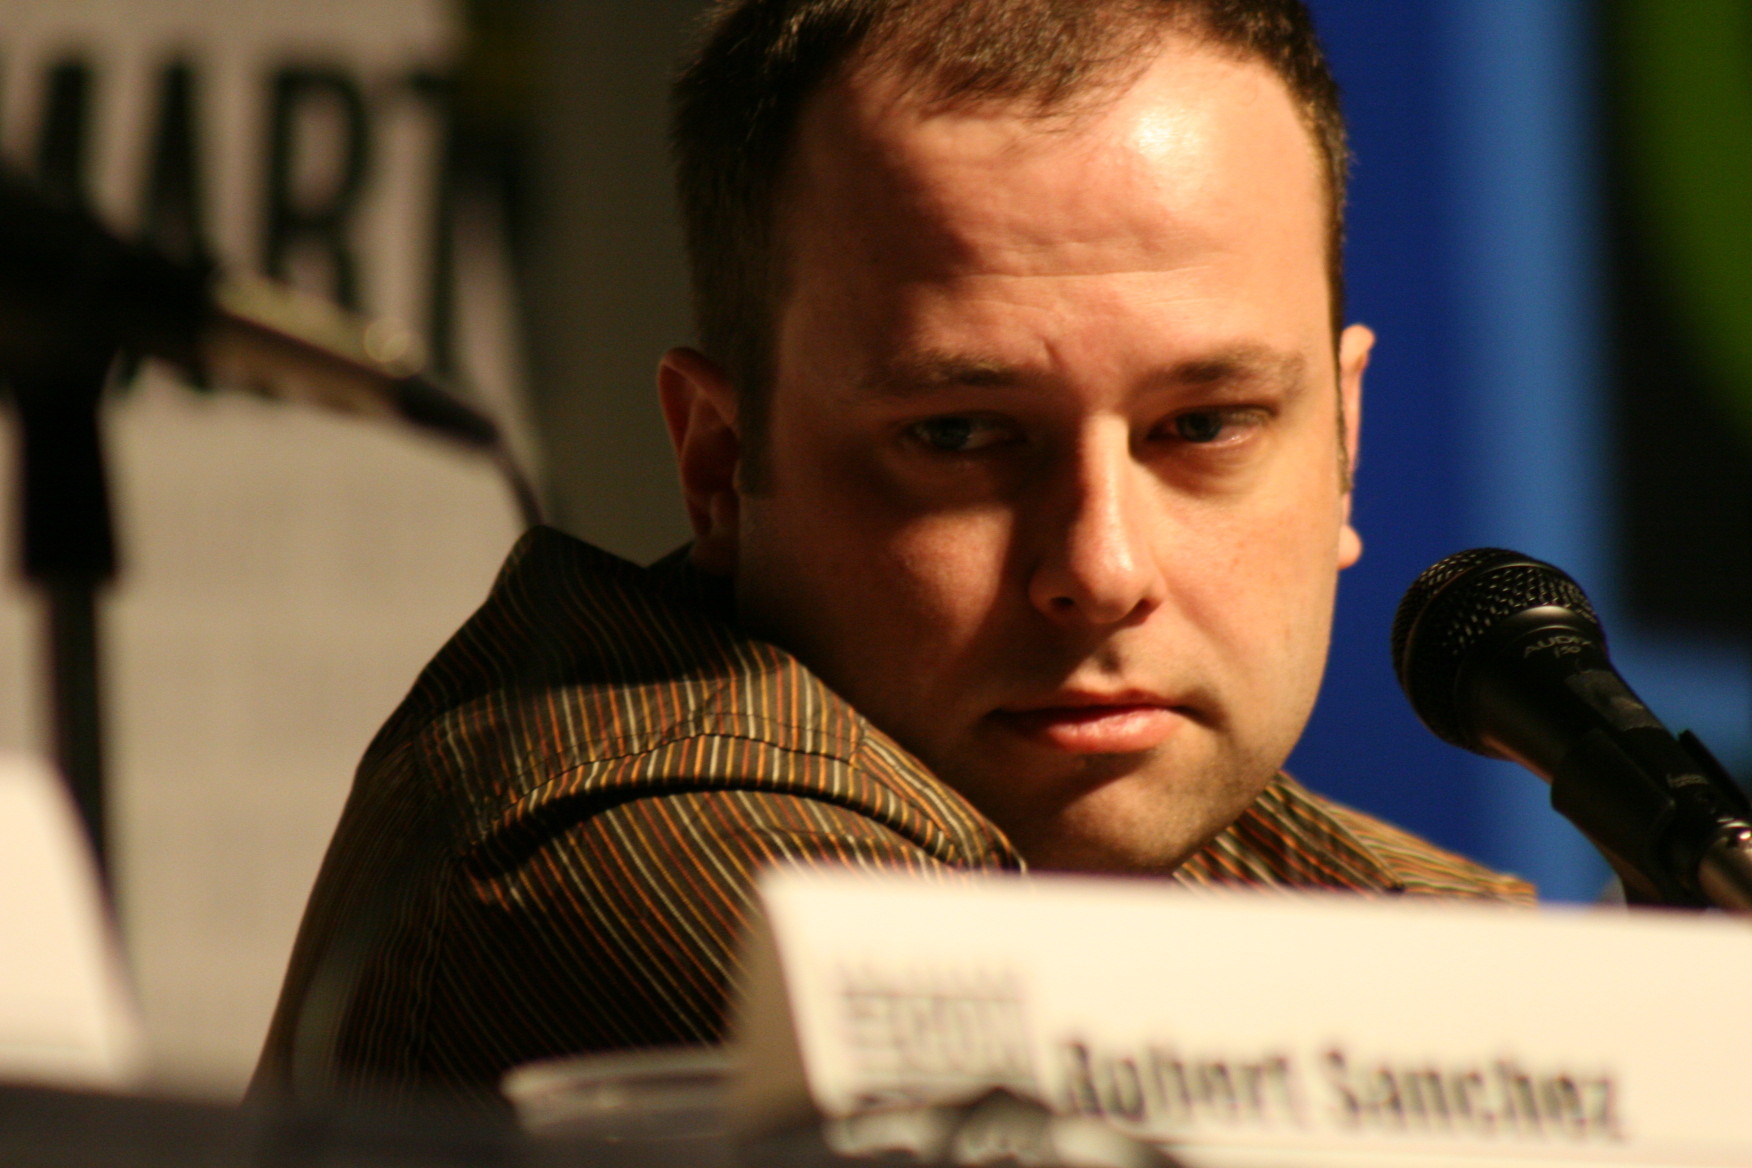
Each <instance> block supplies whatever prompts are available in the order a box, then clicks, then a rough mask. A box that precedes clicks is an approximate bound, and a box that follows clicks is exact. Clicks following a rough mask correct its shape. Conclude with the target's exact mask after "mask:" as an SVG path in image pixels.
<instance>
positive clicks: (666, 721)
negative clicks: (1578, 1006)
mask: <svg viewBox="0 0 1752 1168" xmlns="http://www.w3.org/2000/svg"><path fill="white" fill-rule="evenodd" d="M728 605H729V599H728V589H727V588H726V587H725V586H724V585H723V584H722V583H721V582H717V581H713V580H712V579H710V578H709V577H705V576H704V575H703V574H701V573H699V572H697V571H694V570H692V569H691V568H690V567H688V566H687V565H686V563H685V560H684V558H683V557H681V556H679V555H678V556H672V557H670V558H669V559H667V560H665V561H662V562H660V563H659V564H658V565H656V566H654V567H653V568H650V569H645V568H640V567H637V566H636V565H633V564H630V563H627V562H625V561H623V560H619V559H616V558H615V557H613V556H610V555H608V554H606V553H604V552H601V551H598V550H597V549H595V548H591V547H589V546H587V545H585V544H582V543H579V542H578V541H576V540H573V539H571V538H569V537H567V536H564V535H562V534H560V533H559V532H556V531H553V530H551V529H546V528H537V529H535V530H533V531H531V532H530V533H529V534H528V535H526V536H525V537H524V538H523V539H522V540H521V541H520V542H519V543H518V545H517V547H516V548H515V549H514V550H513V551H512V553H511V556H510V558H509V560H508V561H507V562H506V565H505V567H504V569H503V571H502V572H501V574H500V577H499V579H498V581H497V582H496V584H495V585H494V588H493V591H492V594H491V595H490V596H489V597H488V599H487V601H486V603H485V604H484V605H483V606H482V607H481V609H480V611H479V612H477V613H476V614H475V615H474V616H473V617H472V618H471V619H470V620H469V622H468V623H467V624H466V625H464V626H463V628H462V629H461V631H459V632H458V633H457V634H456V636H455V637H454V638H453V639H452V640H451V641H450V643H449V644H447V645H446V646H445V647H444V648H443V649H442V650H441V651H440V652H439V654H438V656H437V657H436V658H435V659H434V660H433V661H432V663H431V664H430V665H428V666H427V668H426V669H425V671H424V672H423V673H422V674H421V676H420V678H419V680H418V682H417V683H416V684H415V686H414V689H413V691H412V693H411V694H410V695H409V696H408V698H407V700H406V701H405V702H403V704H402V705H401V707H400V708H399V709H398V710H397V711H396V712H395V714H394V715H392V716H391V718H390V720H389V722H388V723H387V724H386V725H385V726H384V728H383V729H382V730H381V731H380V732H379V733H378V735H377V737H376V739H375V740H374V741H373V742H372V744H371V746H370V748H369V749H368V750H367V751H366V754H365V758H364V760H363V761H362V762H361V764H360V767H359V771H358V775H357V777H356V779H355V782H354V786H353V791H352V794H351V796H350V798H349V800H348V802H347V806H346V809H345V811H344V812H343V813H342V816H341V822H340V825H339V827H338V828H337V830H336V834H335V838H334V840H333V842H332V843H331V844H330V847H329V852H328V855H327V857H326V859H325V860H324V862H323V866H322V871H321V873H320V875H319V876H318V878H317V883H316V888H315V890H314V892H313V893H312V895H311V900H310V904H309V906H308V908H307V910H306V913H305V919H304V923H303V926H302V927H301V929H300V931H299V936H298V941H297V944H296V946H295V948H294V951H293V955H292V962H291V967H290V969H289V971H288V973H287V978H286V984H285V988H284V990H283V992H282V995H281V999H280V1004H279V1007H278V1009H277V1010H276V1013H275V1016H274V1021H273V1024H272V1027H271V1029H270V1032H269V1035H268V1040H267V1046H266V1049H265V1051H264V1054H263V1058H262V1064H261V1066H260V1068H259V1069H258V1071H257V1082H256V1089H257V1090H258V1091H263V1092H274V1093H290V1094H293V1095H297V1096H302V1097H330V1096H335V1095H340V1096H350V1097H359V1096H370V1097H372V1098H375V1099H378V1100H383V1101H391V1102H393V1101H395V1100H398V1099H401V1100H409V1101H411V1100H413V1099H415V1098H417V1097H420V1096H426V1097H430V1096H432V1095H439V1094H441V1095H445V1096H448V1097H451V1098H457V1099H462V1098H472V1099H476V1100H480V1101H483V1102H485V1101H489V1100H492V1099H493V1098H494V1090H495V1086H496V1083H497V1081H498V1078H499V1076H500V1075H501V1074H502V1073H503V1072H504V1071H505V1070H506V1069H507V1068H509V1067H511V1066H514V1065H516V1064H518V1063H521V1062H525V1061H528V1060H530V1059H535V1058H541V1057H547V1056H552V1055H558V1054H566V1053H574V1052H579V1051H590V1050H614V1049H626V1048H632V1047H641V1046H661V1045H675V1044H697V1043H711V1042H715V1041H717V1040H719V1039H720V1038H721V1036H722V1034H723V1028H724V1023H725V1003H726V997H727V992H728V987H729V985H730V984H731V981H732V979H733V977H734V975H735V961H736V953H737V947H738V942H739V938H740V936H741V934H742V932H743V931H744V927H745V925H746V924H747V923H748V919H749V913H750V907H751V894H752V887H753V882H754V879H755V876H756V874H757V873H758V872H759V871H760V870H761V869H762V868H765V867H767V866H769V865H772V864H775V863H779V862H785V861H790V862H800V863H805V864H836V865H846V864H851V865H859V866H866V865H867V866H881V867H883V868H888V869H896V868H898V869H903V870H910V871H915V872H922V873H937V874H947V873H954V872H957V871H979V870H1010V871H1020V870H1022V869H1023V867H1024V865H1023V862H1022V859H1021V857H1020V856H1019V855H1018V854H1017V853H1016V851H1015V849H1014V848H1013V847H1012V846H1011V845H1010V843H1009V842H1008V841H1007V840H1006V839H1005V838H1004V836H1003V834H1002V833H1001V832H1000V831H999V830H998V829H997V828H996V827H995V826H994V825H993V824H992V823H991V822H990V821H988V820H987V819H986V818H985V817H984V816H983V815H981V814H980V813H979V812H978V811H977V810H975V809H974V808H973V806H972V805H971V804H969V803H968V802H967V801H966V800H965V799H963V798H962V797H961V796H960V795H959V794H958V793H956V792H955V791H954V790H953V789H951V788H950V787H948V786H947V785H946V784H944V783H943V782H942V781H941V780H939V779H938V778H936V777H935V776H934V775H932V774H931V773H930V772H929V771H928V770H926V769H925V767H924V766H923V765H922V764H921V763H919V762H918V761H917V760H916V759H914V758H913V757H912V756H911V755H910V754H908V753H907V752H906V751H905V750H904V749H903V748H901V747H900V746H899V745H898V744H896V743H895V742H894V741H893V740H892V739H890V738H889V737H888V736H887V735H886V734H884V733H883V732H882V731H881V730H879V729H877V728H876V727H874V726H872V725H871V724H870V723H869V722H868V721H866V720H865V719H864V718H863V717H862V716H860V715H859V714H858V713H857V711H855V710H854V709H852V707H851V706H849V705H848V704H847V703H846V702H845V701H844V700H843V699H841V698H839V697H838V696H837V695H835V694H834V693H833V691H831V690H830V689H828V688H827V686H826V685H825V684H824V683H822V682H821V681H820V680H819V679H817V678H816V677H815V676H814V675H813V674H811V673H810V672H809V671H808V670H807V669H805V668H804V667H803V666H802V665H801V664H799V663H798V662H797V661H796V659H795V658H793V657H791V656H790V655H789V654H787V653H785V652H784V651H783V650H781V649H778V648H776V647H774V646H772V645H770V644H766V643H764V642H761V641H757V640H755V639H753V638H751V637H749V636H747V635H745V634H743V633H741V632H739V631H737V629H736V628H735V627H734V625H733V624H732V623H730V621H729V620H728V619H727V617H728V615H729V614H728V611H727V610H728ZM1172 879H1175V880H1177V881H1180V882H1182V883H1187V884H1199V885H1210V884H1246V885H1266V886H1279V887H1300V888H1306V887H1318V888H1338V889H1351V890H1356V891H1359V892H1367V893H1408V894H1427V895H1436V896H1460V897H1472V898H1482V899H1490V900H1505V901H1517V902H1526V901H1529V900H1531V896H1532V890H1531V889H1530V888H1529V887H1528V886H1527V885H1526V884H1524V883H1523V882H1521V881H1518V880H1515V879H1513V878H1510V877H1505V876H1501V875H1498V874H1496V873H1493V872H1490V871H1489V870H1487V869H1484V868H1481V867H1479V866H1478V865H1475V864H1473V863H1471V862H1469V861H1467V860H1464V859H1462V858H1460V857H1458V856H1454V855H1451V854H1449V853H1447V852H1443V851H1441V850H1439V849H1437V848H1435V847H1433V846H1432V845H1430V844H1428V843H1426V842H1424V841H1422V840H1420V839H1418V838H1416V837H1415V836H1412V835H1409V834H1408V833H1405V832H1402V831H1400V830H1398V829H1396V828H1393V827H1390V826H1388V825H1386V824H1384V823H1381V822H1380V821H1378V820H1375V819H1372V818H1370V817H1368V816H1366V815H1363V814H1361V813H1359V812H1356V811H1352V810H1349V809H1348V808H1344V807H1340V806H1337V805H1336V804H1333V803H1331V802H1328V801H1326V800H1324V799H1321V798H1319V797H1318V796H1316V795H1313V794H1312V793H1310V792H1308V791H1307V790H1305V789H1303V788H1302V787H1300V786H1298V785H1297V784H1296V783H1295V782H1294V781H1292V780H1291V779H1289V778H1288V777H1286V776H1279V777H1278V779H1277V780H1276V781H1274V782H1273V783H1272V784H1271V785H1270V786H1269V787H1268V788H1267V789H1266V791H1265V792H1264V793H1263V794H1262V795H1261V796H1260V797H1259V799H1258V800H1257V801H1256V802H1255V803H1254V804H1253V805H1252V806H1251V807H1250V808H1249V809H1248V810H1247V811H1246V812H1245V813H1244V814H1243V815H1242V816H1241V817H1240V818H1239V819H1238V820H1237V821H1236V822H1235V823H1233V824H1232V825H1230V827H1229V828H1228V829H1226V830H1225V831H1224V832H1222V833H1221V834H1220V835H1219V836H1218V837H1217V838H1216V839H1214V840H1213V841H1212V842H1211V843H1210V844H1208V845H1206V846H1205V847H1204V848H1203V849H1202V850H1201V851H1199V852H1198V853H1197V854H1195V855H1194V856H1193V857H1192V858H1191V859H1189V860H1188V861H1187V862H1186V863H1185V864H1184V865H1183V866H1182V867H1181V868H1180V869H1179V870H1178V871H1176V872H1175V873H1174V875H1173V877H1172Z"/></svg>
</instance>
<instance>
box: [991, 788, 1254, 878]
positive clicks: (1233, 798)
mask: <svg viewBox="0 0 1752 1168" xmlns="http://www.w3.org/2000/svg"><path fill="white" fill-rule="evenodd" d="M1267 781H1269V776H1268V780H1267ZM1264 787H1265V783H1264V782H1260V783H1232V784H1231V783H1223V784H1220V785H1219V789H1218V790H1216V791H1207V792H1206V793H1204V794H1202V795H1200V796H1198V797H1192V796H1189V795H1187V794H1186V793H1185V792H1184V791H1181V792H1179V793H1178V794H1177V795H1165V794H1164V792H1163V791H1161V790H1160V789H1159V788H1157V789H1150V787H1149V786H1148V785H1146V784H1142V783H1138V782H1136V781H1135V780H1123V779H1122V780H1119V781H1116V782H1113V783H1109V784H1106V785H1104V786H1102V787H1100V788H1098V789H1095V790H1092V791H1088V792H1086V793H1085V794H1083V795H1082V797H1080V798H1078V799H1076V800H1074V801H1072V802H1070V803H1068V804H1066V805H1064V806H1062V807H1059V808H1057V809H1055V810H1053V811H1052V812H1050V813H1049V814H1044V815H1040V816H1038V817H1035V818H1031V819H1029V820H1028V821H1025V822H1017V823H1014V824H1010V825H1004V824H1000V826H1003V827H1004V828H1005V832H1006V834H1008V835H1009V837H1010V841H1011V842H1012V843H1013V844H1015V845H1016V849H1017V850H1018V851H1020V852H1021V853H1022V855H1023V858H1025V859H1026V860H1027V861H1028V865H1029V867H1031V868H1033V869H1036V870H1038V871H1047V872H1105V873H1130V874H1134V875H1164V874H1166V873H1169V872H1172V871H1173V870H1174V869H1176V868H1178V867H1179V866H1180V865H1181V864H1182V863H1184V862H1185V861H1186V859H1187V858H1188V857H1189V856H1191V855H1192V854H1193V853H1195V852H1197V851H1198V850H1199V849H1200V848H1202V847H1204V845H1205V844H1207V843H1209V842H1210V841H1211V840H1212V839H1213V838H1214V837H1215V836H1217V835H1218V834H1219V833H1220V832H1221V831H1222V830H1223V829H1224V828H1225V827H1227V826H1228V825H1229V824H1230V823H1232V822H1234V820H1235V819H1236V818H1237V817H1238V816H1240V814H1241V813H1242V812H1243V811H1245V810H1246V809H1247V807H1248V805H1249V804H1251V803H1252V802H1253V800H1254V799H1255V798H1257V797H1258V795H1259V792H1260V791H1261V790H1262V789H1264Z"/></svg>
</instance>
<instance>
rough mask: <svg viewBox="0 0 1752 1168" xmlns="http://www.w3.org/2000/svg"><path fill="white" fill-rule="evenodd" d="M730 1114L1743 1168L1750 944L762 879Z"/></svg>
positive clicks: (1190, 1152)
mask: <svg viewBox="0 0 1752 1168" xmlns="http://www.w3.org/2000/svg"><path fill="white" fill-rule="evenodd" d="M761 900H762V903H763V905H764V909H765V923H764V926H763V927H762V928H761V929H760V930H757V932H756V935H755V936H754V938H753V939H752V941H751V948H750V951H749V954H748V962H747V965H746V967H745V968H746V971H747V976H746V982H745V986H744V994H743V998H742V1001H741V1004H740V1013H739V1015H738V1029H737V1034H738V1040H739V1042H740V1043H741V1045H742V1060H743V1067H744V1069H743V1073H742V1076H741V1079H740V1081H739V1083H738V1085H737V1087H736V1090H735V1101H736V1106H737V1109H738V1114H739V1116H740V1117H741V1118H742V1120H743V1121H744V1122H746V1123H748V1124H750V1125H752V1126H755V1127H760V1126H763V1125H770V1124H777V1123H781V1122H786V1121H790V1120H794V1119H797V1118H799V1117H800V1116H802V1115H804V1114H807V1113H808V1112H809V1111H811V1110H814V1111H818V1112H820V1113H823V1114H826V1115H834V1116H839V1115H849V1114H853V1113H855V1112H857V1111H860V1110H864V1109H867V1108H871V1107H877V1106H884V1105H896V1104H906V1103H914V1102H923V1101H931V1100H936V1101H942V1100H947V1099H953V1098H956V1097H966V1096H968V1095H971V1094H974V1093H977V1092H978V1091H979V1089H980V1088H981V1087H982V1086H985V1085H991V1084H1003V1085H1007V1086H1010V1087H1013V1088H1015V1089H1018V1090H1021V1091H1024V1092H1027V1093H1029V1094H1032V1095H1034V1096H1036V1097H1038V1098H1040V1099H1042V1100H1043V1101H1045V1102H1047V1103H1049V1104H1050V1105H1051V1106H1053V1107H1054V1108H1055V1109H1057V1110H1059V1111H1062V1112H1065V1113H1071V1114H1080V1115H1091V1116H1099V1117H1102V1118H1104V1119H1106V1120H1109V1121H1111V1122H1112V1123H1114V1124H1115V1125H1116V1126H1118V1127H1119V1128H1121V1129H1122V1130H1124V1131H1127V1132H1129V1133H1131V1134H1133V1135H1136V1136H1139V1137H1142V1138H1145V1139H1148V1140H1151V1141H1155V1142H1159V1143H1162V1144H1165V1145H1169V1146H1171V1147H1173V1149H1174V1150H1175V1152H1176V1154H1177V1155H1180V1156H1182V1157H1183V1158H1185V1159H1186V1161H1187V1162H1188V1163H1190V1164H1195V1165H1202V1164H1213V1165H1215V1164H1220V1165H1237V1166H1240V1165H1256V1164H1257V1165H1266V1164H1271V1165H1309V1166H1312V1165H1341V1164H1343V1165H1357V1164H1376V1163H1380V1164H1389V1163H1391V1164H1400V1165H1435V1164H1471V1165H1485V1164H1522V1163H1525V1164H1549V1163H1564V1164H1572V1165H1573V1164H1641V1165H1655V1164H1661V1165H1669V1164H1670V1165H1723V1166H1726V1165H1736V1166H1741V1168H1743V1166H1745V1165H1748V1164H1752V1017H1749V1015H1748V1009H1747V1006H1746V995H1745V987H1746V985H1747V984H1748V981H1749V977H1752V925H1748V924H1747V923H1745V922H1742V921H1738V920H1730V919H1727V918H1721V917H1703V916H1696V915H1678V914H1670V913H1621V912H1601V911H1596V912H1588V911H1578V910H1569V911H1552V910H1545V911H1534V910H1524V909H1510V908H1490V907H1478V906H1468V905H1464V904H1457V903H1444V902H1433V901H1407V900H1366V899H1363V898H1359V897H1351V896H1343V895H1338V894H1287V893H1266V892H1242V891H1233V892H1209V891H1191V890H1183V889H1179V888H1176V887H1173V886H1170V885H1165V884H1162V883H1159V882H1153V881H1144V880H1095V879H1088V878H1062V877H1060V878H1052V877H1039V876H1036V877H1029V878H1017V877H1004V876H982V877H970V878H966V879H956V880H929V879H920V878H908V877H901V876H873V875H869V874H857V873H820V872H802V871H795V872H788V871H781V872H776V873H774V874H772V875H771V876H770V877H769V878H768V879H766V880H765V881H763V883H762V887H761Z"/></svg>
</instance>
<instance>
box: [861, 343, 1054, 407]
mask: <svg viewBox="0 0 1752 1168" xmlns="http://www.w3.org/2000/svg"><path fill="white" fill-rule="evenodd" d="M1028 380H1030V378H1029V376H1028V374H1027V373H1026V372H1024V371H1023V370H1021V369H1018V368H1016V367H1015V366H1014V365H1011V364H1009V363H1007V362H1005V361H1000V360H998V359H996V358H994V357H978V356H965V355H961V354H956V353H943V352H933V351H929V350H927V351H925V352H922V353H909V354H904V355H898V356H894V357H891V358H889V359H888V360H887V361H884V362H883V363H882V364H881V365H880V366H878V367H877V368H876V369H874V370H872V371H871V373H870V375H869V376H867V377H865V378H863V379H862V381H861V383H860V386H859V388H860V389H862V390H863V391H864V392H865V393H866V394H870V395H873V396H877V397H894V398H907V397H915V396H918V395H920V394H927V393H931V392H933V391H935V390H940V389H995V388H1008V387H1010V386H1015V385H1020V384H1021V383H1023V382H1024V381H1028Z"/></svg>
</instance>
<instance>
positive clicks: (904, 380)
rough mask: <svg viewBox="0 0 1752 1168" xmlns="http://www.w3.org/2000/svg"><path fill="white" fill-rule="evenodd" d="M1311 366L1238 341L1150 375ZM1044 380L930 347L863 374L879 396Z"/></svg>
mask: <svg viewBox="0 0 1752 1168" xmlns="http://www.w3.org/2000/svg"><path fill="white" fill-rule="evenodd" d="M1307 367H1308V362H1307V359H1306V358H1305V357H1304V356H1303V355H1302V354H1301V353H1298V352H1294V351H1285V350H1281V349H1273V348H1271V347H1269V346H1266V345H1237V346H1235V347H1233V348H1226V349H1218V350H1215V351H1213V352H1210V353H1206V354H1203V355H1201V356H1198V357H1192V358H1188V359H1185V360H1182V361H1177V362H1175V363H1173V364H1171V365H1165V366H1163V367H1162V368H1160V369H1158V370H1157V371H1155V372H1154V373H1153V374H1152V375H1151V376H1150V377H1149V379H1148V380H1149V381H1150V383H1151V384H1154V385H1158V386H1188V387H1195V386H1199V387H1202V386H1221V385H1225V384H1234V385H1236V386H1238V387H1247V386H1255V385H1260V384H1270V385H1282V386H1287V387H1294V386H1295V385H1297V384H1299V383H1300V382H1301V381H1302V378H1303V374H1304V373H1306V371H1307ZM1043 380H1048V378H1046V377H1043V376H1042V375H1040V374H1038V373H1034V372H1031V371H1030V370H1027V369H1023V368H1020V367H1018V366H1016V365H1013V364H1010V363H1009V362H1006V361H1003V360H1000V359H998V358H995V357H980V356H968V355H963V354H957V353H946V352H936V351H930V350H927V351H925V352H920V353H910V354H901V355H896V356H893V357H891V358H889V359H888V360H887V361H884V362H883V363H882V364H881V365H880V366H878V367H877V368H876V369H874V370H872V371H871V373H870V374H869V375H868V376H867V377H865V378H863V379H861V381H860V382H859V389H860V390H861V391H862V392H863V393H864V394H867V395H870V396H875V397H886V398H909V397H918V396H922V395H924V394H929V393H932V392H934V391H937V390H943V389H1009V388H1013V387H1015V386H1018V385H1025V384H1027V383H1029V382H1039V381H1043Z"/></svg>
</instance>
